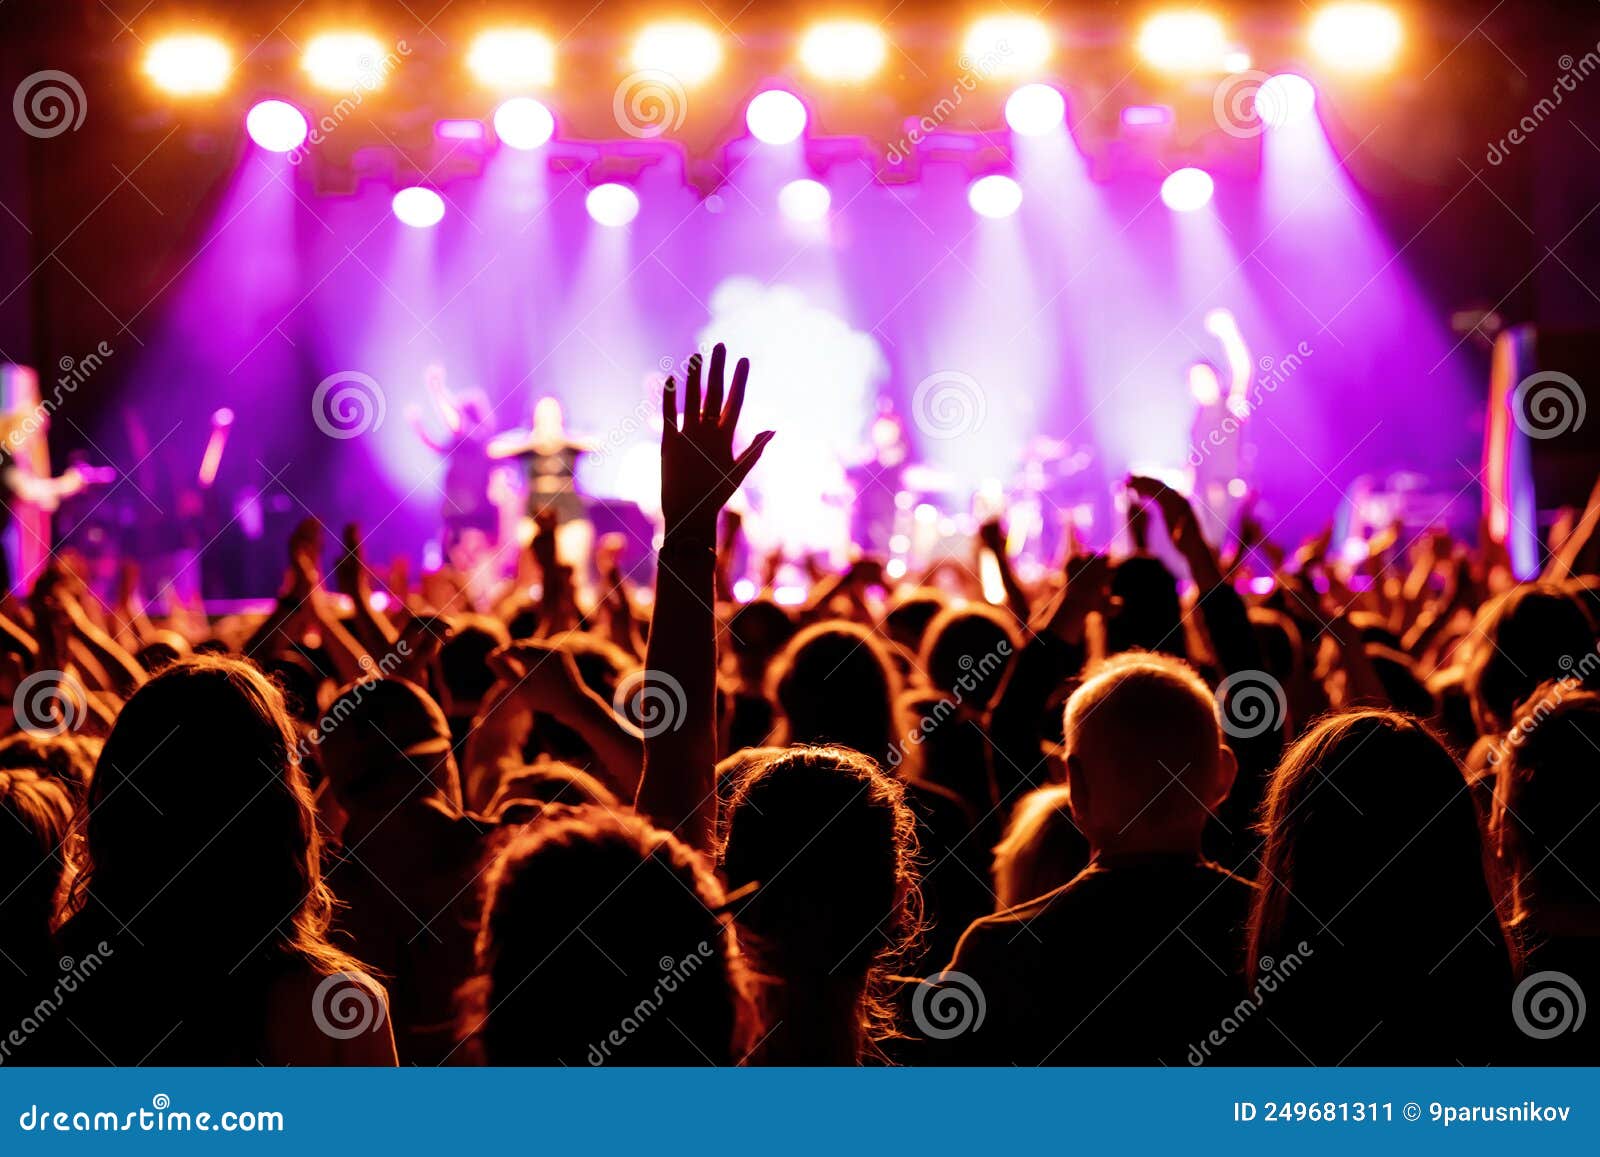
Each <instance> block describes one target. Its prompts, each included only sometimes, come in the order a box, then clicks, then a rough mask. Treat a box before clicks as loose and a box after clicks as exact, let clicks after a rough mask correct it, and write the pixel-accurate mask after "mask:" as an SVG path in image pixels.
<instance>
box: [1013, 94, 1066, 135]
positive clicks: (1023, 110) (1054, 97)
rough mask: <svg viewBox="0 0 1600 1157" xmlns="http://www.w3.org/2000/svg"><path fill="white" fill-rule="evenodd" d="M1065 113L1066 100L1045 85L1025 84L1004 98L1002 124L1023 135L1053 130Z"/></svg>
mask: <svg viewBox="0 0 1600 1157" xmlns="http://www.w3.org/2000/svg"><path fill="white" fill-rule="evenodd" d="M1066 115H1067V102H1066V101H1065V100H1064V99H1063V98H1062V96H1061V93H1060V92H1059V91H1058V90H1057V89H1055V88H1054V87H1052V86H1051V85H1048V84H1025V85H1023V86H1022V87H1021V88H1019V89H1017V91H1016V92H1014V93H1012V94H1011V95H1010V96H1009V97H1008V98H1007V99H1006V124H1008V125H1010V126H1011V129H1012V131H1013V132H1017V133H1021V134H1022V135H1023V136H1025V137H1042V136H1044V134H1045V133H1048V132H1052V131H1054V130H1055V129H1056V128H1057V127H1058V126H1059V125H1060V124H1061V122H1062V120H1063V119H1065V117H1066Z"/></svg>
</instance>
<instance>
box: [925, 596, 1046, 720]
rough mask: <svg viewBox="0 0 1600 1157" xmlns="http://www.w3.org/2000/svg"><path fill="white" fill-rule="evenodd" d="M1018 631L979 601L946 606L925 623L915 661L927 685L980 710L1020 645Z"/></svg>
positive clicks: (996, 688)
mask: <svg viewBox="0 0 1600 1157" xmlns="http://www.w3.org/2000/svg"><path fill="white" fill-rule="evenodd" d="M1020 645H1021V644H1020V641H1019V638H1018V635H1017V630H1016V628H1015V627H1014V626H1013V625H1012V624H1011V622H1010V621H1009V620H1008V619H1007V618H1006V617H1005V616H1004V615H1003V614H1001V613H1000V612H999V611H996V610H994V609H993V608H991V607H989V606H986V605H984V604H982V603H968V604H966V605H965V606H961V607H950V608H948V609H946V610H944V611H943V612H941V613H940V614H939V616H938V617H937V618H935V619H934V620H933V622H931V623H929V624H928V631H927V634H926V636H925V637H924V639H923V643H922V653H921V654H920V655H919V656H918V662H919V664H920V666H921V667H922V669H923V671H925V672H926V673H927V677H928V681H929V682H931V683H932V684H933V685H934V687H936V688H937V689H938V690H940V691H942V692H944V693H945V694H947V695H956V694H959V695H960V696H961V699H962V702H965V703H971V704H972V705H973V706H974V707H976V708H977V709H979V710H980V711H981V710H983V709H985V708H986V707H988V705H989V702H990V700H992V699H993V698H994V694H995V692H996V691H997V690H998V689H999V687H1000V680H1001V679H1002V678H1004V677H1005V673H1006V668H1007V667H1008V666H1009V664H1010V659H1011V656H1012V655H1014V654H1015V653H1016V651H1017V648H1018V647H1019V646H1020Z"/></svg>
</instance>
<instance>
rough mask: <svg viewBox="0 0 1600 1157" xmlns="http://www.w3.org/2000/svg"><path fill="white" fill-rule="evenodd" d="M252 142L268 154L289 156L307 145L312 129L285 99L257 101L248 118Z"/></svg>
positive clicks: (246, 118)
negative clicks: (289, 153) (285, 154)
mask: <svg viewBox="0 0 1600 1157" xmlns="http://www.w3.org/2000/svg"><path fill="white" fill-rule="evenodd" d="M244 127H245V130H246V131H247V132H249V134H250V139H251V140H253V141H254V142H255V143H256V144H258V145H260V146H261V147H262V148H264V149H266V150H267V151H268V152H269V153H287V152H289V151H291V150H292V149H298V148H299V147H300V146H301V145H303V144H305V143H306V136H307V135H308V134H309V133H310V132H311V126H310V125H308V124H307V123H306V117H305V114H304V113H303V112H301V111H300V110H299V109H297V108H295V107H294V105H292V104H290V103H289V102H288V101H285V100H263V101H258V102H257V103H256V105H255V106H254V107H253V108H251V110H250V111H249V113H247V114H246V115H245V118H244Z"/></svg>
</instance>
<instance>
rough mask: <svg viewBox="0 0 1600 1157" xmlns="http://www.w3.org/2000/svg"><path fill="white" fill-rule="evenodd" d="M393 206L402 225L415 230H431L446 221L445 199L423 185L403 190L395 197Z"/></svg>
mask: <svg viewBox="0 0 1600 1157" xmlns="http://www.w3.org/2000/svg"><path fill="white" fill-rule="evenodd" d="M391 206H392V207H393V209H394V215H395V216H396V217H398V218H399V219H400V221H401V223H402V224H405V225H410V226H411V227H412V228H413V229H431V228H433V227H434V226H435V225H437V224H438V223H439V222H440V221H443V220H444V198H443V197H441V196H439V194H438V193H435V192H434V191H433V190H432V189H424V188H423V187H422V186H421V185H412V186H411V187H410V188H409V189H401V190H400V191H399V192H398V193H396V194H395V195H394V200H393V201H392V202H391Z"/></svg>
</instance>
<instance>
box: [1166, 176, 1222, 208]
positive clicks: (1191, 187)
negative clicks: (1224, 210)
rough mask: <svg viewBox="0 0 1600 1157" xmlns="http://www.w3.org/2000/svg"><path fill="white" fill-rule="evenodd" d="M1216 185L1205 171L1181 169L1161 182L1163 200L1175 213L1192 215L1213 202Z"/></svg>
mask: <svg viewBox="0 0 1600 1157" xmlns="http://www.w3.org/2000/svg"><path fill="white" fill-rule="evenodd" d="M1215 191H1216V183H1215V182H1214V181H1212V179H1211V174H1210V173H1208V172H1206V171H1205V170H1204V169H1179V170H1177V171H1176V172H1173V173H1169V174H1168V175H1167V179H1166V180H1165V181H1162V182H1161V200H1162V203H1163V204H1165V205H1166V207H1167V208H1169V209H1171V210H1172V211H1173V212H1174V213H1192V212H1194V210H1196V209H1199V208H1202V207H1204V206H1205V205H1206V203H1207V202H1209V201H1210V200H1211V194H1212V193H1213V192H1215Z"/></svg>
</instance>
